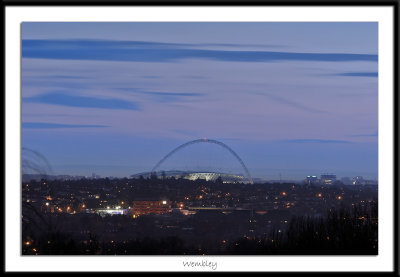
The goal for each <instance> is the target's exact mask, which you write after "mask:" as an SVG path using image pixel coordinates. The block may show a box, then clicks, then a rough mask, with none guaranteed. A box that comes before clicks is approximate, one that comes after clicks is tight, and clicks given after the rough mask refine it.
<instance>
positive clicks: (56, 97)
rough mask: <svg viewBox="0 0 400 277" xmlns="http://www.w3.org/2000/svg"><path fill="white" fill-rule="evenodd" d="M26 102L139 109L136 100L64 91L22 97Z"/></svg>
mask: <svg viewBox="0 0 400 277" xmlns="http://www.w3.org/2000/svg"><path fill="white" fill-rule="evenodd" d="M22 101H23V102H24V103H44V104H52V105H60V106H68V107H81V108H101V109H113V110H138V109H139V105H138V104H137V103H134V102H130V101H125V100H121V99H114V98H107V99H104V98H95V97H88V96H78V95H70V94H66V93H63V92H54V93H47V94H41V95H38V96H34V97H29V98H28V97H26V98H22Z"/></svg>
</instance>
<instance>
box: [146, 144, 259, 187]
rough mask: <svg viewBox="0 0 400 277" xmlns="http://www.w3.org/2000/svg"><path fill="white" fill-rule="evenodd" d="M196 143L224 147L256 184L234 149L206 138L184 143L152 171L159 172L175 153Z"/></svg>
mask: <svg viewBox="0 0 400 277" xmlns="http://www.w3.org/2000/svg"><path fill="white" fill-rule="evenodd" d="M196 143H213V144H216V145H219V146H221V147H223V148H224V149H226V150H228V151H229V152H230V153H231V154H232V155H233V156H234V157H235V158H236V159H237V160H238V161H239V163H240V165H241V166H242V168H243V170H244V171H245V172H246V175H247V178H248V180H249V182H250V183H251V184H253V183H254V182H253V178H252V177H251V175H250V172H249V170H248V169H247V167H246V165H245V164H244V162H243V161H242V159H241V158H240V157H239V155H238V154H236V152H235V151H233V150H232V148H230V147H229V146H228V145H226V144H225V143H223V142H220V141H218V140H214V139H206V138H204V139H196V140H192V141H189V142H186V143H184V144H182V145H180V146H178V147H177V148H175V149H174V150H172V151H171V152H169V153H168V154H167V155H166V156H165V157H164V158H162V159H161V160H160V161H159V162H158V163H157V164H156V165H155V166H154V167H153V169H152V170H151V171H152V172H155V171H156V170H157V168H158V167H159V166H160V165H161V164H162V163H163V162H164V161H165V160H166V159H168V158H169V157H170V156H172V155H173V154H174V153H176V152H178V151H179V150H181V149H182V148H185V147H187V146H189V145H192V144H196Z"/></svg>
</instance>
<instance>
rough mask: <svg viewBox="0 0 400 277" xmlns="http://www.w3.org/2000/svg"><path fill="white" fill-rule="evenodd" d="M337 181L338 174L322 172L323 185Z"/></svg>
mask: <svg viewBox="0 0 400 277" xmlns="http://www.w3.org/2000/svg"><path fill="white" fill-rule="evenodd" d="M335 181H336V175H334V174H322V175H321V184H322V185H332V184H333V183H334V182H335Z"/></svg>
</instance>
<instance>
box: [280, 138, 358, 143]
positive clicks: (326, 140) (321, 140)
mask: <svg viewBox="0 0 400 277" xmlns="http://www.w3.org/2000/svg"><path fill="white" fill-rule="evenodd" d="M280 142H288V143H352V142H351V141H349V140H335V139H287V140H280Z"/></svg>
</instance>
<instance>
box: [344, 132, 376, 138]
mask: <svg viewBox="0 0 400 277" xmlns="http://www.w3.org/2000/svg"><path fill="white" fill-rule="evenodd" d="M377 136H378V131H376V132H375V133H372V134H358V135H349V137H377Z"/></svg>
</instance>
